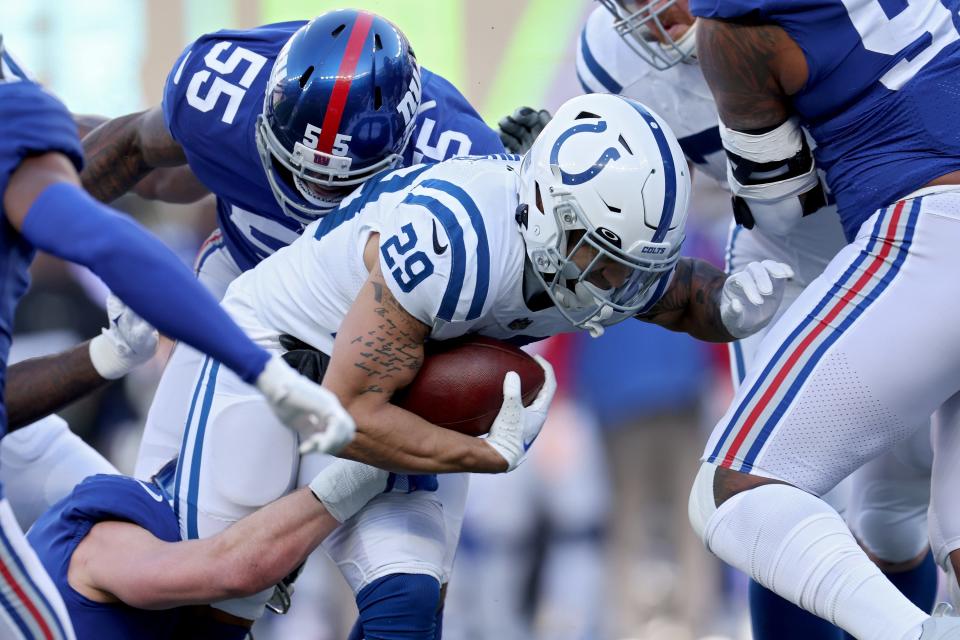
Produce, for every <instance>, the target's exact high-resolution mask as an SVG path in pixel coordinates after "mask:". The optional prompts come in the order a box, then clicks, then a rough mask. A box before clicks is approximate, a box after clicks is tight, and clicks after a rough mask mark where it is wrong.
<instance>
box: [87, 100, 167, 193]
mask: <svg viewBox="0 0 960 640" xmlns="http://www.w3.org/2000/svg"><path fill="white" fill-rule="evenodd" d="M151 113H153V112H146V113H133V114H130V115H126V116H123V117H120V118H115V119H113V120H110V121H108V122H106V123H104V124H103V125H101V126H99V127H97V128H96V129H94V130H93V131H92V132H90V134H89V135H88V136H86V137H85V138H84V139H83V153H84V156H85V157H86V166H85V167H84V169H83V172H82V173H81V179H82V181H83V186H84V188H85V189H86V190H87V191H89V192H90V193H91V194H92V195H93V197H95V198H97V199H98V200H100V201H101V202H112V201H113V200H116V199H117V198H119V197H120V196H122V195H123V194H125V193H127V192H128V191H129V190H130V189H132V188H133V187H134V186H135V185H136V184H137V182H139V181H140V180H141V179H142V178H143V177H144V176H146V175H147V174H148V173H150V171H152V170H153V169H154V168H155V167H169V166H176V165H179V164H183V163H184V162H185V161H186V158H185V157H184V155H183V149H182V148H181V147H180V145H179V144H177V142H176V141H175V140H173V138H171V137H170V135H169V134H168V133H167V132H166V131H165V130H163V127H164V126H165V125H162V123H160V122H152V123H151V124H150V125H146V124H144V120H145V118H148V117H150V114H151ZM152 117H153V118H154V119H156V118H158V117H159V116H157V115H153V116H152Z"/></svg>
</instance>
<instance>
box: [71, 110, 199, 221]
mask: <svg viewBox="0 0 960 640" xmlns="http://www.w3.org/2000/svg"><path fill="white" fill-rule="evenodd" d="M73 121H74V123H76V125H77V132H78V133H79V134H80V137H81V138H86V137H87V135H88V134H89V133H90V132H92V131H94V130H95V129H96V128H97V127H99V126H100V125H102V124H103V123H105V122H109V121H110V118H107V117H106V116H97V115H91V114H79V113H75V114H73ZM98 135H99V134H98ZM97 179H99V178H97ZM91 180H93V178H91ZM133 192H134V193H135V194H137V195H138V196H140V197H141V198H144V199H146V200H160V201H162V202H170V203H172V204H190V203H191V202H197V201H198V200H200V199H201V198H203V197H204V196H206V195H208V194H209V193H210V192H209V191H208V190H207V188H206V187H205V186H203V183H201V182H200V181H199V180H197V177H196V176H195V175H194V174H193V171H192V170H191V169H190V167H189V165H186V164H184V165H181V166H178V167H169V168H163V169H153V170H151V171H150V172H149V173H147V175H146V176H145V177H144V178H143V179H142V180H140V181H139V182H138V183H137V185H136V186H135V187H134V188H133ZM118 197H119V196H118Z"/></svg>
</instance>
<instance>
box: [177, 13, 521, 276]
mask: <svg viewBox="0 0 960 640" xmlns="http://www.w3.org/2000/svg"><path fill="white" fill-rule="evenodd" d="M305 24H306V22H304V21H295V22H283V23H277V24H270V25H265V26H262V27H257V28H255V29H250V30H241V31H231V30H224V31H218V32H216V33H211V34H207V35H204V36H201V37H200V38H198V39H197V40H196V41H195V42H193V43H192V44H191V45H190V46H189V47H187V49H186V50H185V51H184V52H183V53H182V54H181V55H180V58H178V60H177V61H176V63H175V64H174V67H173V69H172V71H171V72H170V75H169V76H168V77H167V82H166V85H165V88H164V93H163V104H162V108H163V114H164V119H165V121H166V124H167V128H168V129H169V130H170V133H171V135H172V136H173V138H174V139H175V140H176V141H177V142H178V143H179V144H180V145H181V146H182V147H183V150H184V152H185V153H186V156H187V161H188V163H189V164H190V168H191V169H192V170H193V172H194V173H195V174H196V176H197V177H198V178H199V179H200V181H201V182H203V184H204V185H206V187H207V188H208V189H210V191H212V192H213V193H214V194H216V196H217V218H218V222H219V225H220V228H221V230H222V231H223V237H224V241H225V243H226V246H227V249H228V250H229V251H230V255H231V256H232V257H233V259H234V260H235V261H236V263H237V266H239V267H240V269H242V270H244V271H246V270H247V269H250V268H251V267H253V266H254V265H255V264H257V263H258V262H259V261H260V260H262V259H263V258H265V257H266V256H268V255H270V254H272V253H273V252H274V251H276V250H277V249H279V248H281V247H283V246H286V245H288V244H290V243H291V242H293V241H294V240H295V239H296V238H297V236H299V234H300V233H301V231H302V230H303V225H302V224H300V223H299V222H297V221H296V220H294V219H292V218H290V217H288V216H286V215H284V213H283V211H282V210H281V209H280V206H279V205H278V204H277V202H276V199H275V198H274V195H273V192H272V191H271V189H270V185H269V183H268V182H267V178H266V175H265V174H264V169H263V165H262V164H261V161H260V155H259V152H258V151H257V145H256V139H255V133H254V132H255V129H256V122H257V117H258V116H259V115H260V113H261V110H262V108H263V100H264V95H265V94H266V87H267V82H268V80H269V76H270V70H271V68H272V66H273V62H274V60H275V59H276V57H277V55H278V54H279V53H280V51H281V49H282V48H283V46H284V45H285V44H286V42H287V41H288V40H289V39H290V37H291V36H292V35H293V34H294V33H295V32H296V31H297V30H298V29H299V28H300V27H302V26H303V25H305ZM421 83H422V92H421V99H422V101H421V106H420V110H419V112H418V113H417V114H416V121H415V124H414V131H413V135H412V137H411V143H410V145H408V147H407V149H406V151H405V152H404V156H403V166H410V165H412V164H416V163H420V162H439V161H441V160H444V159H446V158H450V157H453V156H458V155H469V154H477V155H486V154H493V153H502V152H503V150H504V149H503V144H502V143H501V142H500V139H499V137H498V136H497V134H496V133H494V132H493V131H492V130H491V129H490V128H489V127H487V126H486V124H484V122H483V120H482V119H481V118H480V116H479V115H478V114H477V112H476V111H475V110H474V109H473V107H471V106H470V104H469V103H468V102H467V100H466V98H464V97H463V95H461V94H460V92H459V91H457V89H456V88H455V87H454V86H453V85H452V84H450V83H449V82H447V81H446V80H445V79H444V78H442V77H440V76H438V75H436V74H434V73H431V72H430V71H428V70H426V69H421ZM322 115H323V114H320V115H319V117H318V120H322Z"/></svg>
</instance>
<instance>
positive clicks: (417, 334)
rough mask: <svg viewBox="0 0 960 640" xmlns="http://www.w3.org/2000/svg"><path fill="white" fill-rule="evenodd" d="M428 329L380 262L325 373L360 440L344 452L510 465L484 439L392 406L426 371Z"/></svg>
mask: <svg viewBox="0 0 960 640" xmlns="http://www.w3.org/2000/svg"><path fill="white" fill-rule="evenodd" d="M429 333H430V327H428V326H427V325H425V324H423V323H422V322H420V321H419V320H417V319H416V318H414V317H413V316H411V315H410V314H409V313H407V312H406V311H405V310H404V309H403V307H401V306H400V303H399V302H397V300H396V298H394V297H393V294H392V293H390V289H389V288H388V287H387V285H386V283H385V282H384V280H383V274H382V273H381V271H380V265H379V262H376V263H375V264H374V265H373V268H372V269H371V271H370V276H369V277H368V278H367V282H366V283H364V285H363V288H361V289H360V293H358V294H357V299H356V300H355V301H354V303H353V306H352V307H351V308H350V311H349V312H348V313H347V315H346V317H345V318H344V320H343V323H342V324H341V325H340V329H339V330H338V331H337V337H336V341H335V343H334V348H333V356H332V357H331V359H330V365H329V367H328V368H327V372H326V375H324V378H323V386H325V387H327V388H328V389H330V390H331V391H332V392H333V393H335V394H336V395H337V398H338V399H339V400H340V402H341V404H343V406H344V408H346V410H347V411H349V412H350V415H351V416H353V419H354V421H356V423H357V434H356V437H355V439H354V440H353V442H352V443H350V444H349V445H348V446H347V448H346V449H344V450H343V451H341V452H340V454H339V455H340V456H341V457H344V458H351V459H353V460H359V461H361V462H365V463H367V464H371V465H373V466H376V467H381V468H383V469H388V470H390V471H396V472H407V473H452V472H461V471H469V472H474V473H495V472H500V471H506V469H507V464H506V461H505V460H504V459H503V458H502V457H501V456H500V454H498V453H497V452H496V451H495V450H494V448H493V447H491V446H490V445H488V444H487V443H486V442H485V441H483V440H481V439H479V438H472V437H470V436H465V435H463V434H461V433H457V432H455V431H450V430H448V429H443V428H441V427H438V426H436V425H433V424H431V423H429V422H427V421H426V420H423V419H422V418H420V417H418V416H416V415H414V414H413V413H410V412H409V411H406V410H404V409H401V408H400V407H396V406H394V405H392V404H390V398H391V396H392V395H393V393H394V392H395V391H396V390H397V389H400V388H402V387H405V386H407V385H408V384H409V383H410V382H411V381H412V380H413V378H414V377H415V376H416V375H417V372H418V371H419V370H420V366H421V365H422V364H423V343H424V340H426V338H427V336H428V335H429Z"/></svg>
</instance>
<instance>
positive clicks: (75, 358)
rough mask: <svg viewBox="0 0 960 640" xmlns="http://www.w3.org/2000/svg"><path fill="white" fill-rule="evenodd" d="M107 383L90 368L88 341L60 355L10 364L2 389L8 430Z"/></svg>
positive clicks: (49, 412) (91, 366) (48, 412)
mask: <svg viewBox="0 0 960 640" xmlns="http://www.w3.org/2000/svg"><path fill="white" fill-rule="evenodd" d="M107 382H109V381H108V380H106V379H104V378H102V377H101V376H100V374H99V373H97V370H96V369H94V367H93V362H92V361H91V360H90V343H89V341H88V342H84V343H82V344H79V345H77V346H76V347H73V348H72V349H70V350H69V351H64V352H63V353H58V354H55V355H52V356H44V357H42V358H30V359H29V360H24V361H23V362H18V363H17V364H14V365H11V366H10V368H9V369H7V386H6V389H5V401H6V407H7V422H8V428H9V430H10V431H15V430H17V429H19V428H20V427H25V426H27V425H28V424H31V423H33V422H35V421H37V420H39V419H40V418H44V417H46V416H48V415H50V414H51V413H54V412H56V411H59V410H60V409H62V408H63V407H65V406H67V405H68V404H70V403H71V402H73V401H74V400H77V399H79V398H82V397H83V396H85V395H87V394H88V393H91V392H92V391H94V390H96V389H98V388H100V387H102V386H103V385H105V384H107Z"/></svg>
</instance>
